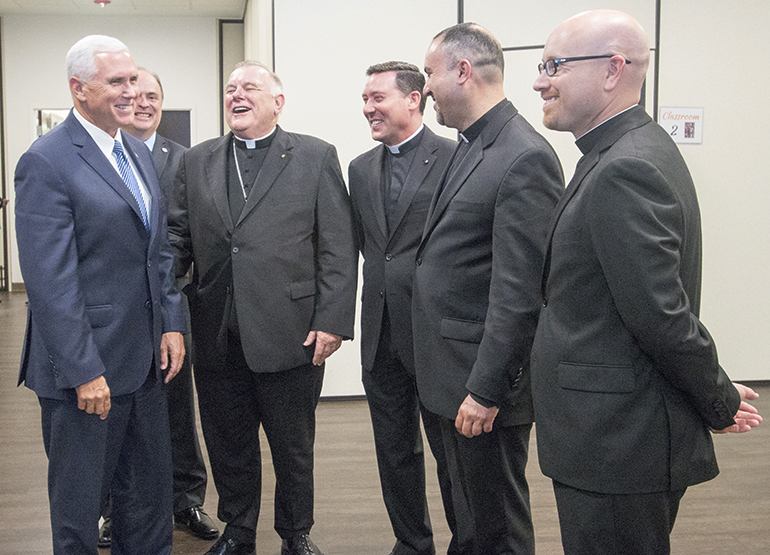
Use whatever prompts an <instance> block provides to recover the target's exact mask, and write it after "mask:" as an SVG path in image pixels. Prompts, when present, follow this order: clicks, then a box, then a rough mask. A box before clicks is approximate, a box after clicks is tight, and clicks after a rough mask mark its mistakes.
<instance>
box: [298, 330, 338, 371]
mask: <svg viewBox="0 0 770 555" xmlns="http://www.w3.org/2000/svg"><path fill="white" fill-rule="evenodd" d="M314 342H315V353H314V354H313V364H315V365H316V366H321V365H322V364H323V363H324V361H325V360H326V359H327V358H329V357H330V356H331V355H332V353H334V351H336V350H337V349H339V348H340V345H342V336H341V335H335V334H333V333H326V332H325V331H311V332H310V333H309V334H307V339H305V342H304V343H303V345H304V346H305V347H309V346H310V345H312V344H313V343H314Z"/></svg>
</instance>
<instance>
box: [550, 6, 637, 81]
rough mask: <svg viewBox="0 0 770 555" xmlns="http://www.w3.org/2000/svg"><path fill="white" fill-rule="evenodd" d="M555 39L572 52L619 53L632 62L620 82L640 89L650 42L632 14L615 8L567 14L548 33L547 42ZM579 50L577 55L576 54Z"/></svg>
mask: <svg viewBox="0 0 770 555" xmlns="http://www.w3.org/2000/svg"><path fill="white" fill-rule="evenodd" d="M552 39H553V40H558V41H560V42H561V43H562V44H564V45H565V47H567V48H571V49H574V51H575V52H576V54H572V53H566V54H565V55H564V56H563V57H567V56H573V55H574V56H582V55H588V54H619V55H620V56H622V57H623V58H625V59H626V60H631V61H632V62H633V63H632V64H631V65H630V66H629V67H627V68H625V71H624V73H625V77H626V79H624V83H628V85H629V86H635V87H636V88H637V89H641V87H642V83H643V82H644V78H645V76H646V75H647V67H648V66H649V65H650V41H649V39H648V38H647V34H646V33H645V32H644V29H642V26H641V25H639V22H638V21H636V20H635V19H634V18H633V17H631V16H630V15H628V14H627V13H623V12H619V11H616V10H593V11H590V12H583V13H581V14H578V15H576V16H574V17H571V18H570V19H568V20H567V21H565V22H564V23H562V24H561V25H559V26H558V27H556V29H555V30H554V31H553V33H551V37H549V39H548V40H549V41H551V40H552ZM577 52H580V54H577Z"/></svg>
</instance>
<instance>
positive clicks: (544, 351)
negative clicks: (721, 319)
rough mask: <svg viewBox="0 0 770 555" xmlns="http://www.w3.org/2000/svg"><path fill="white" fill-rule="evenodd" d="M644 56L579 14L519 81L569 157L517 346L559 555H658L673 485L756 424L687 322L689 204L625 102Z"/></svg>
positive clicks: (637, 112)
mask: <svg viewBox="0 0 770 555" xmlns="http://www.w3.org/2000/svg"><path fill="white" fill-rule="evenodd" d="M649 61H650V45H649V41H648V39H647V36H646V34H645V32H644V30H643V29H642V28H641V26H640V25H639V23H637V22H636V21H635V20H634V19H633V18H631V17H630V16H629V15H627V14H624V13H622V12H617V11H611V10H597V11H593V12H585V13H583V14H580V15H578V16H575V17H573V18H571V19H569V20H567V21H566V22H564V23H562V24H561V25H559V26H558V27H557V28H556V30H555V31H554V32H553V33H552V34H551V36H550V37H549V38H548V41H547V42H546V45H545V50H544V51H543V62H542V63H541V64H540V66H539V70H540V76H539V77H538V79H537V81H535V85H534V87H535V90H537V91H538V92H539V93H540V95H541V97H542V98H543V100H544V101H545V103H544V105H543V122H544V123H545V125H546V127H548V128H550V129H554V130H557V131H568V132H570V133H572V134H573V135H574V136H575V139H576V144H577V146H578V148H579V149H580V150H581V152H582V153H583V154H584V156H583V158H582V159H581V161H580V162H579V163H578V166H577V169H576V170H575V175H574V176H573V178H572V180H571V181H570V184H569V186H568V187H567V190H566V192H565V193H564V195H563V196H562V198H561V200H560V201H559V204H558V205H557V208H556V212H555V214H554V218H553V220H552V222H551V226H550V228H551V229H550V234H549V237H548V242H547V250H546V253H547V254H546V259H545V265H544V271H543V275H542V282H541V283H542V290H541V295H542V297H541V300H542V306H543V309H542V311H541V314H540V320H539V323H538V326H537V333H536V336H535V341H534V346H533V350H532V394H533V398H534V408H535V419H536V421H537V444H538V459H539V461H540V468H541V469H542V471H543V473H544V474H545V475H546V476H549V477H550V478H552V479H553V485H554V492H555V494H556V504H557V507H558V510H559V522H560V525H561V537H562V544H563V546H564V552H565V553H566V554H567V555H572V554H581V555H582V554H585V553H590V554H606V555H610V554H617V553H624V554H650V555H652V554H655V555H659V554H664V553H669V551H670V546H669V534H670V532H671V529H672V528H673V526H674V520H675V518H676V514H677V510H678V508H679V502H680V500H681V498H682V496H683V495H684V492H685V490H686V488H687V487H688V486H691V485H694V484H697V483H700V482H703V481H706V480H710V479H711V478H713V477H714V476H716V475H717V473H718V472H719V469H718V468H717V462H716V457H715V455H714V446H713V444H712V440H711V432H710V431H709V429H713V430H727V431H733V432H742V431H748V430H750V429H751V428H752V427H753V426H756V425H757V424H759V422H761V420H762V419H761V417H759V416H758V415H757V414H756V410H755V409H754V408H753V407H752V406H751V405H749V404H748V403H746V402H745V401H743V399H753V398H756V396H757V395H756V393H754V392H753V391H752V390H751V389H749V388H747V387H744V386H742V385H740V384H732V383H731V382H730V379H729V378H728V377H727V374H726V373H725V371H724V370H723V369H722V368H721V366H720V365H719V361H718V359H717V350H716V346H715V345H714V341H713V339H712V338H711V336H710V335H709V333H708V330H706V328H705V326H704V325H703V324H702V323H701V321H700V320H699V319H698V312H699V307H700V284H701V229H700V213H699V208H698V199H697V197H696V194H695V187H694V186H693V182H692V178H691V177H690V173H689V171H688V170H687V165H686V164H685V161H684V159H683V158H682V155H681V154H680V153H679V150H678V149H677V147H676V145H675V144H674V142H673V141H672V140H671V137H670V136H669V135H668V134H667V133H666V131H665V130H663V129H662V128H661V127H660V126H659V125H657V124H656V123H655V122H653V121H652V119H651V118H650V116H649V115H647V113H646V112H645V111H644V108H643V107H642V106H640V105H639V100H640V97H641V90H642V85H643V83H644V79H645V77H646V75H647V67H648V65H649Z"/></svg>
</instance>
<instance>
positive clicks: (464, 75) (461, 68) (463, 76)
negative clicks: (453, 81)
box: [455, 59, 473, 84]
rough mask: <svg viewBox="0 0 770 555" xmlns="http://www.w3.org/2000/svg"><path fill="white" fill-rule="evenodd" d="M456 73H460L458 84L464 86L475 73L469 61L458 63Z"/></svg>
mask: <svg viewBox="0 0 770 555" xmlns="http://www.w3.org/2000/svg"><path fill="white" fill-rule="evenodd" d="M455 71H457V72H458V78H457V82H458V83H460V84H463V83H465V82H466V81H467V80H468V79H470V78H471V74H472V73H473V65H472V64H471V63H470V62H469V61H468V60H466V59H462V60H460V61H459V62H457V67H456V68H455Z"/></svg>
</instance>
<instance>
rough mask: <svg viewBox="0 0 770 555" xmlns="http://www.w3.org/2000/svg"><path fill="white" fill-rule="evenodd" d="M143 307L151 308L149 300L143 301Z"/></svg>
mask: <svg viewBox="0 0 770 555" xmlns="http://www.w3.org/2000/svg"><path fill="white" fill-rule="evenodd" d="M144 308H152V303H151V302H150V301H145V302H144Z"/></svg>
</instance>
